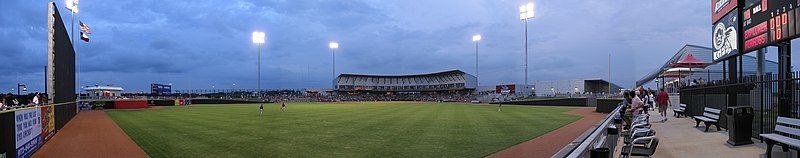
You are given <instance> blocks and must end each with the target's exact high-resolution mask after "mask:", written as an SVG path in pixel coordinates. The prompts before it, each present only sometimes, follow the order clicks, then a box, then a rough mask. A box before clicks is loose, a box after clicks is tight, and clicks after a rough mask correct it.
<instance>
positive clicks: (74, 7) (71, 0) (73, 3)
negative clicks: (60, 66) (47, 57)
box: [45, 0, 81, 102]
mask: <svg viewBox="0 0 800 158" xmlns="http://www.w3.org/2000/svg"><path fill="white" fill-rule="evenodd" d="M65 7H66V8H67V10H69V11H70V14H71V16H70V36H71V38H70V39H69V43H70V44H72V49H73V50H74V49H75V14H77V13H78V0H66V1H65ZM77 53H78V52H75V61H76V63H75V67H76V68H77V72H76V73H75V82H76V83H77V84H76V85H77V86H78V87H80V85H81V81H80V73H81V67H80V65H79V62H77V61H78V54H77ZM45 75H47V74H45ZM79 89H80V88H79ZM80 96H81V91H80V90H78V98H77V101H78V102H80V101H81V97H80Z"/></svg>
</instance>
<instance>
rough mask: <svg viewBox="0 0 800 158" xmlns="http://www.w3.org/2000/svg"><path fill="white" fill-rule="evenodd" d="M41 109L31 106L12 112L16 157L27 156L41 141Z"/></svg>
mask: <svg viewBox="0 0 800 158" xmlns="http://www.w3.org/2000/svg"><path fill="white" fill-rule="evenodd" d="M41 116H42V110H41V108H33V109H27V110H19V111H16V112H14V131H15V132H16V133H15V136H16V137H15V138H16V139H15V141H16V145H17V146H16V147H17V148H16V149H17V157H18V158H27V157H30V156H31V155H32V154H33V151H35V150H36V149H37V148H38V147H39V145H41V143H42V140H43V139H42V117H41Z"/></svg>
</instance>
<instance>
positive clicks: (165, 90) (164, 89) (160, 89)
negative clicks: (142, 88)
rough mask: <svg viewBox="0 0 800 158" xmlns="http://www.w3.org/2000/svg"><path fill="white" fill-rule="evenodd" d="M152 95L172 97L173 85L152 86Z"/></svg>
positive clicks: (156, 84) (155, 84)
mask: <svg viewBox="0 0 800 158" xmlns="http://www.w3.org/2000/svg"><path fill="white" fill-rule="evenodd" d="M150 93H152V94H153V95H170V94H172V85H164V84H158V83H153V84H150Z"/></svg>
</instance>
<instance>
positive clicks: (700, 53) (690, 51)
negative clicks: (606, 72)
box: [636, 44, 713, 87]
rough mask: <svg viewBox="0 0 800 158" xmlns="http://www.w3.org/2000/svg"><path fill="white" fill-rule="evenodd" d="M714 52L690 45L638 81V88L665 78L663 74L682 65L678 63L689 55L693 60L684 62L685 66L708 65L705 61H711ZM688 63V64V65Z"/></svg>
mask: <svg viewBox="0 0 800 158" xmlns="http://www.w3.org/2000/svg"><path fill="white" fill-rule="evenodd" d="M712 51H713V50H712V49H711V48H708V47H703V46H697V45H690V44H687V45H684V46H683V48H681V49H680V50H678V52H677V53H675V55H673V56H672V58H670V59H669V60H667V62H665V63H664V64H662V65H661V66H660V67H657V68H656V69H655V70H653V71H652V72H650V73H649V74H647V75H645V76H644V77H642V78H641V79H639V80H638V81H636V87H639V86H642V85H644V84H646V83H648V82H651V81H653V80H655V79H656V78H659V77H663V76H662V75H663V74H662V73H664V72H665V70H668V69H669V68H672V67H671V66H677V65H680V64H679V63H678V62H679V61H681V59H685V58H682V57H684V56H686V57H688V56H689V55H691V59H690V60H684V62H685V63H684V64H688V65H694V64H699V63H708V62H704V61H706V60H708V61H710V60H711V52H712ZM697 57H700V58H699V59H698V58H697ZM686 62H688V63H686Z"/></svg>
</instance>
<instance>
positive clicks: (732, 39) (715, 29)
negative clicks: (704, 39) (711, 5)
mask: <svg viewBox="0 0 800 158" xmlns="http://www.w3.org/2000/svg"><path fill="white" fill-rule="evenodd" d="M737 13H738V11H737V10H734V11H733V12H731V14H728V15H726V16H725V17H722V19H720V20H719V21H718V22H717V23H716V24H714V25H713V26H712V27H711V28H712V30H711V33H712V37H711V41H712V46H713V50H714V52H713V55H712V59H713V60H714V62H718V61H722V60H725V59H727V58H728V57H731V56H734V55H736V54H738V52H739V43H738V42H739V37H738V36H739V25H738V23H739V21H738V20H739V19H738V17H737V16H736V14H737Z"/></svg>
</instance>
